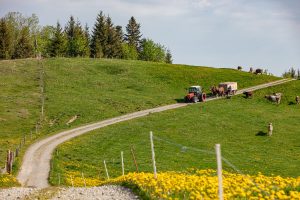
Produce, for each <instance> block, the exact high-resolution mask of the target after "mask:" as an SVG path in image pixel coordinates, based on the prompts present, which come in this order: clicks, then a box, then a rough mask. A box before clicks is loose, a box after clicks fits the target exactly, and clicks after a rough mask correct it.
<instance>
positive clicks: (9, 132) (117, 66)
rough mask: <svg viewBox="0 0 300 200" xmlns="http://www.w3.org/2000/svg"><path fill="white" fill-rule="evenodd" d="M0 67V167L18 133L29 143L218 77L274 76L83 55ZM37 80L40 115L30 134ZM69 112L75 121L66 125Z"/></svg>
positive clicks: (244, 80) (251, 81)
mask: <svg viewBox="0 0 300 200" xmlns="http://www.w3.org/2000/svg"><path fill="white" fill-rule="evenodd" d="M0 72H1V73H0V76H1V77H0V78H1V84H0V89H1V93H0V107H1V109H0V120H1V124H0V165H1V166H3V165H4V161H5V154H6V150H7V149H12V150H15V148H16V147H17V146H19V143H20V142H21V140H22V138H23V136H24V135H26V145H29V144H30V143H32V142H33V141H34V140H36V139H38V138H40V137H42V136H44V135H46V134H49V133H53V132H57V131H58V130H62V129H68V128H70V127H74V126H78V125H80V124H84V123H90V122H94V121H97V120H101V119H105V118H109V117H113V116H118V115H121V114H125V113H129V112H134V111H137V110H142V109H146V108H151V107H157V106H160V105H165V104H170V103H174V102H177V101H180V100H181V99H182V97H183V95H184V94H185V92H186V90H185V88H187V87H188V86H190V85H196V84H199V85H202V86H204V88H205V90H206V91H207V90H208V88H209V87H210V86H211V85H213V84H217V83H218V82H221V81H238V82H239V87H246V86H251V85H256V84H260V83H264V82H269V81H273V80H276V79H278V78H276V77H271V76H264V75H263V76H255V75H252V74H249V73H245V72H240V71H237V70H230V69H213V68H207V67H191V66H182V65H167V64H159V63H149V62H142V61H124V60H105V59H103V60H98V59H97V60H95V59H87V58H86V59H83V58H76V59H67V58H56V59H46V60H42V61H41V63H38V61H36V60H33V59H32V60H31V59H26V60H12V61H1V62H0ZM41 78H42V79H41ZM41 81H42V82H43V83H44V86H45V88H44V96H45V110H44V111H45V115H44V117H43V119H42V123H41V128H40V129H38V134H35V130H36V129H35V127H36V123H37V122H39V120H40V116H41V115H40V114H41V104H42V101H41V95H42V94H41V87H40V86H41ZM74 116H77V117H76V120H75V121H74V122H72V123H71V124H69V125H66V123H67V122H68V121H69V120H70V119H72V118H73V119H75V118H74ZM30 132H32V133H33V134H32V135H30V134H29V133H30Z"/></svg>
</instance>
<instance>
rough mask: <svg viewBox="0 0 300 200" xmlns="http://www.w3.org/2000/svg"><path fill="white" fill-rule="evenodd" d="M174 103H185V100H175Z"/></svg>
mask: <svg viewBox="0 0 300 200" xmlns="http://www.w3.org/2000/svg"><path fill="white" fill-rule="evenodd" d="M175 101H176V102H177V103H186V102H185V100H184V99H183V98H182V99H175Z"/></svg>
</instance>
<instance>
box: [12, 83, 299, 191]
mask: <svg viewBox="0 0 300 200" xmlns="http://www.w3.org/2000/svg"><path fill="white" fill-rule="evenodd" d="M292 80H293V79H282V80H279V81H275V82H271V83H266V84H262V85H258V86H254V87H250V88H246V89H242V90H239V91H238V92H237V94H241V93H243V92H244V91H254V90H258V89H262V88H266V87H270V86H274V85H279V84H283V83H286V82H289V81H292ZM215 99H217V98H208V99H207V101H211V100H215ZM187 105H188V104H186V103H177V104H172V105H167V106H162V107H158V108H153V109H148V110H143V111H139V112H135V113H131V114H127V115H123V116H119V117H115V118H111V119H107V120H104V121H100V122H97V123H93V124H89V125H84V126H81V127H78V128H74V129H71V130H68V131H63V132H61V133H58V134H56V135H53V136H50V137H48V138H45V139H43V140H40V141H38V142H36V143H34V144H32V145H31V146H30V147H29V148H28V149H27V151H26V153H25V155H24V158H23V163H22V166H21V168H20V172H19V174H18V177H17V178H18V180H19V182H20V183H21V184H22V186H23V187H35V188H46V187H48V186H49V185H48V175H49V171H50V159H51V154H52V152H53V151H54V149H55V148H56V147H57V146H58V145H59V144H61V143H64V142H66V141H67V140H70V139H71V138H74V137H77V136H79V135H82V134H84V133H87V132H90V131H92V130H95V129H99V128H102V127H105V126H109V125H112V124H116V123H118V122H122V121H127V120H131V119H134V118H138V117H143V116H146V115H148V114H150V113H156V112H162V111H165V110H170V109H176V108H180V107H184V106H187Z"/></svg>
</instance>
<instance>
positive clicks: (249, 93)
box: [243, 91, 253, 98]
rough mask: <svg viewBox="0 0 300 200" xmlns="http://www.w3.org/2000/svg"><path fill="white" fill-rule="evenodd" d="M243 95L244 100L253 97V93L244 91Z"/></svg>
mask: <svg viewBox="0 0 300 200" xmlns="http://www.w3.org/2000/svg"><path fill="white" fill-rule="evenodd" d="M243 94H244V95H246V98H249V97H252V96H253V91H245V92H243Z"/></svg>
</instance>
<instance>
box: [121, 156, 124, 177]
mask: <svg viewBox="0 0 300 200" xmlns="http://www.w3.org/2000/svg"><path fill="white" fill-rule="evenodd" d="M121 161H122V176H124V159H123V151H121Z"/></svg>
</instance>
